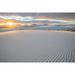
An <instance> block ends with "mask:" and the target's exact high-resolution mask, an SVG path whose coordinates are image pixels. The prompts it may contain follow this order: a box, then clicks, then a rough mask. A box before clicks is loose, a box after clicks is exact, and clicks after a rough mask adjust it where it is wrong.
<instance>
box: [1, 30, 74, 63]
mask: <svg viewBox="0 0 75 75" xmlns="http://www.w3.org/2000/svg"><path fill="white" fill-rule="evenodd" d="M0 61H1V62H74V61H75V32H69V31H45V30H21V31H19V30H16V31H8V32H0Z"/></svg>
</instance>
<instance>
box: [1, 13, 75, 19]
mask: <svg viewBox="0 0 75 75" xmlns="http://www.w3.org/2000/svg"><path fill="white" fill-rule="evenodd" d="M0 15H19V16H49V17H53V18H56V17H57V18H63V17H66V18H75V13H0Z"/></svg>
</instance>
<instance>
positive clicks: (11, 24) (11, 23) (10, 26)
mask: <svg viewBox="0 0 75 75" xmlns="http://www.w3.org/2000/svg"><path fill="white" fill-rule="evenodd" d="M6 25H7V26H8V28H14V27H15V23H14V22H6Z"/></svg>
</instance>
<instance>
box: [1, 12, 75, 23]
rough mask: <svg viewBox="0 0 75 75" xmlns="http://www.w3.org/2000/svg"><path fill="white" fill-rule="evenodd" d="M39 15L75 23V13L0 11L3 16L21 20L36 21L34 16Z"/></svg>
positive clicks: (51, 19)
mask: <svg viewBox="0 0 75 75" xmlns="http://www.w3.org/2000/svg"><path fill="white" fill-rule="evenodd" d="M38 16H40V17H41V16H46V19H47V17H49V18H50V20H49V21H51V22H53V23H55V22H56V23H57V22H59V23H60V22H61V23H62V22H63V23H64V22H67V21H68V23H70V24H75V13H0V17H1V18H5V19H15V20H19V21H34V20H35V19H33V18H34V17H38ZM41 18H42V17H41ZM69 20H70V21H69Z"/></svg>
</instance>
